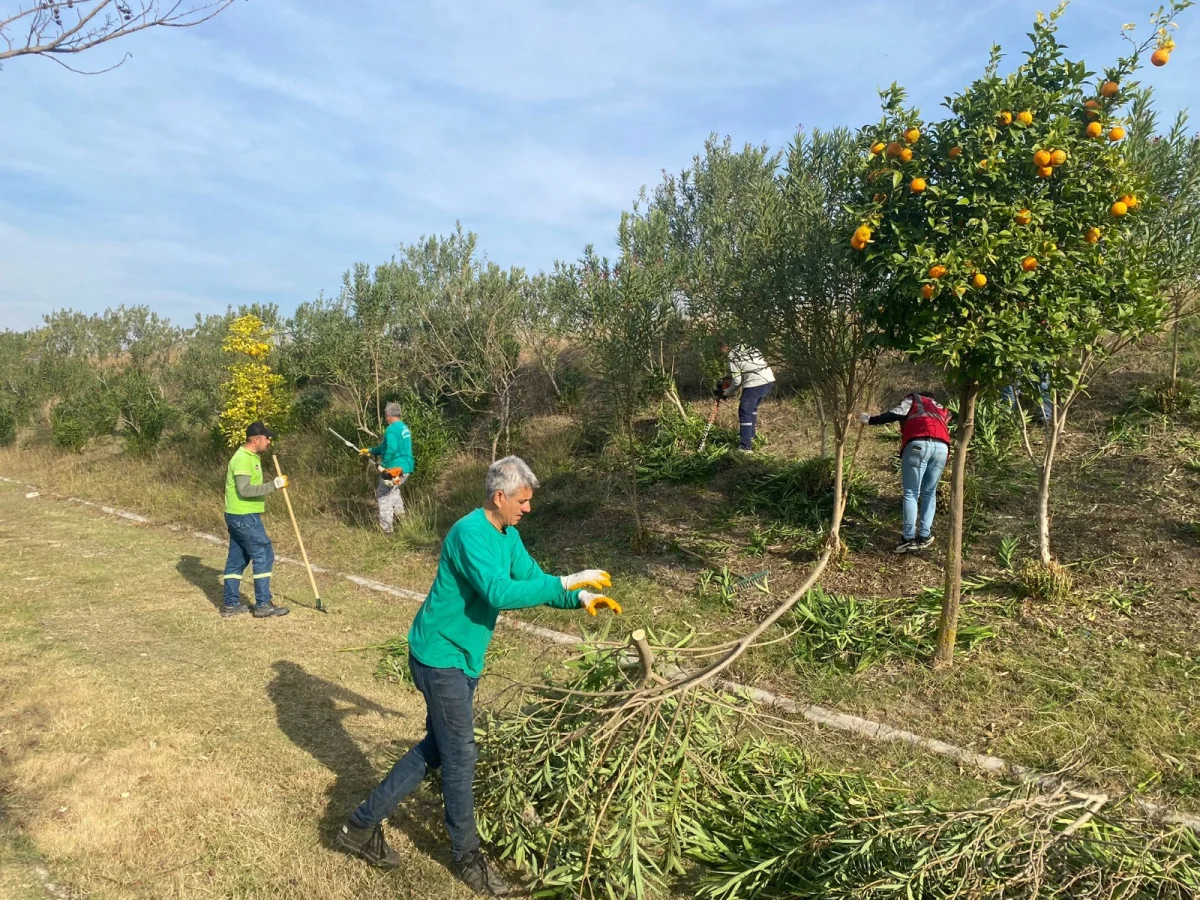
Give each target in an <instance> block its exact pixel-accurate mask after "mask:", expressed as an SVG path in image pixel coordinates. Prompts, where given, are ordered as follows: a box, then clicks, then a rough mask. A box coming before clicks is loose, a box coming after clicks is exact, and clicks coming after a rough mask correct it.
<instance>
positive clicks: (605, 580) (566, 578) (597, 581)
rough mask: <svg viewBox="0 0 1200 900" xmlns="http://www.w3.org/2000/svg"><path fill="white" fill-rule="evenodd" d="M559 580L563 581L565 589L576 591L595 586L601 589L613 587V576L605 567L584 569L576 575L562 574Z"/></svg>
mask: <svg viewBox="0 0 1200 900" xmlns="http://www.w3.org/2000/svg"><path fill="white" fill-rule="evenodd" d="M558 580H559V581H561V582H562V586H563V590H565V591H574V590H577V589H578V588H585V587H590V588H595V589H596V590H598V591H599V590H602V589H604V588H610V587H612V577H611V576H610V575H609V574H608V573H607V572H605V571H604V570H603V569H584V570H583V571H582V572H576V573H575V574H574V575H560V576H559V578H558Z"/></svg>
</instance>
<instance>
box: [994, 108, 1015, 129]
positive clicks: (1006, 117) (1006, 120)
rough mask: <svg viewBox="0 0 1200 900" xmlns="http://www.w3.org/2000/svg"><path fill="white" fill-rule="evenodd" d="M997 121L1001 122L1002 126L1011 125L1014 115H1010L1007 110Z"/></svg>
mask: <svg viewBox="0 0 1200 900" xmlns="http://www.w3.org/2000/svg"><path fill="white" fill-rule="evenodd" d="M996 121H997V122H999V123H1000V124H1001V125H1011V124H1012V113H1010V112H1009V111H1008V110H1007V109H1006V110H1004V112H1002V113H1000V115H998V116H996Z"/></svg>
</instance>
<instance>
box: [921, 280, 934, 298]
mask: <svg viewBox="0 0 1200 900" xmlns="http://www.w3.org/2000/svg"><path fill="white" fill-rule="evenodd" d="M921 296H922V297H924V298H925V299H926V300H930V299H932V298H933V285H932V284H923V285H921Z"/></svg>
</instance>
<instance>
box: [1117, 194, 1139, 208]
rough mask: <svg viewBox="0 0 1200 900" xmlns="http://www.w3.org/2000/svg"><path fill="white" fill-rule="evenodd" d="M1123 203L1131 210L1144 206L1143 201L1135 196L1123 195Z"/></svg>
mask: <svg viewBox="0 0 1200 900" xmlns="http://www.w3.org/2000/svg"><path fill="white" fill-rule="evenodd" d="M1121 202H1122V203H1124V204H1125V205H1126V206H1127V207H1129V208H1130V209H1137V208H1138V207H1139V206H1141V205H1142V201H1141V200H1139V199H1138V198H1137V197H1135V196H1134V195H1133V194H1122V195H1121Z"/></svg>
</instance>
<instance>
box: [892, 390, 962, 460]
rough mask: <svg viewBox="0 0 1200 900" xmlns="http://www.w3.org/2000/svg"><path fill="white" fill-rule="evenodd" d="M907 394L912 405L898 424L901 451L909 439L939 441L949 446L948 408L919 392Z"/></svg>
mask: <svg viewBox="0 0 1200 900" xmlns="http://www.w3.org/2000/svg"><path fill="white" fill-rule="evenodd" d="M908 396H909V399H911V400H912V406H911V407H910V408H909V410H908V415H907V416H906V417H905V419H904V421H903V422H902V423H901V424H900V449H901V450H902V451H903V449H904V448H905V447H907V446H908V444H909V442H910V441H920V440H930V441H941V442H942V443H943V444H945V445H946V446H947V447H948V446H950V428H949V426H948V425H947V424H946V423H947V422H948V421H949V419H950V410H948V409H946V407H944V406H942V404H940V403H938V402H937V401H936V400H931V399H930V398H929V397H922V396H921V395H920V394H909V395H908Z"/></svg>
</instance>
